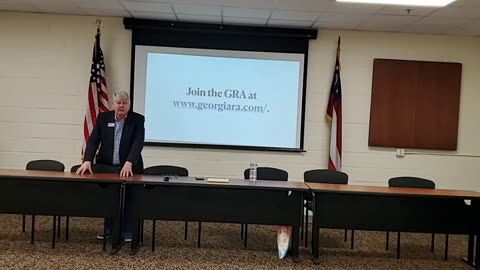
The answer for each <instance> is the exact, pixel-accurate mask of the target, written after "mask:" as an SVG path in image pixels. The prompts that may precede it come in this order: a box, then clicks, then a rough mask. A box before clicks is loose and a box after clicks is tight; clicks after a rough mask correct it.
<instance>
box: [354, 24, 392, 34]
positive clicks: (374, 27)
mask: <svg viewBox="0 0 480 270" xmlns="http://www.w3.org/2000/svg"><path fill="white" fill-rule="evenodd" d="M401 29H402V26H401V25H384V24H361V25H359V26H357V28H356V30H364V31H383V32H398V31H400V30H401Z"/></svg>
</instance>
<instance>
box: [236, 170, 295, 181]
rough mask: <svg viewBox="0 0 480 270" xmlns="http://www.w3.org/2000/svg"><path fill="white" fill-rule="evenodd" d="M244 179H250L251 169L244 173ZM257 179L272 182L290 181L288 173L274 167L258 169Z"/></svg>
mask: <svg viewBox="0 0 480 270" xmlns="http://www.w3.org/2000/svg"><path fill="white" fill-rule="evenodd" d="M243 177H244V179H248V178H250V169H245V171H243ZM257 179H259V180H271V181H288V173H287V172H286V171H284V170H282V169H277V168H272V167H258V168H257Z"/></svg>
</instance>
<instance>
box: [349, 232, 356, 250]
mask: <svg viewBox="0 0 480 270" xmlns="http://www.w3.org/2000/svg"><path fill="white" fill-rule="evenodd" d="M351 234H352V235H351V236H350V238H351V239H350V241H351V242H350V249H353V243H354V239H355V230H352V233H351Z"/></svg>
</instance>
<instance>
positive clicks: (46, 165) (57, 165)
mask: <svg viewBox="0 0 480 270" xmlns="http://www.w3.org/2000/svg"><path fill="white" fill-rule="evenodd" d="M25 169H26V170H37V171H56V172H63V171H64V170H65V165H63V163H61V162H59V161H56V160H50V159H40V160H32V161H29V162H28V163H27V166H26V167H25ZM60 223H61V221H60V217H58V225H57V217H56V216H53V236H52V248H55V226H58V237H60ZM22 231H23V232H25V215H23V216H22ZM34 242H35V215H32V231H31V236H30V243H31V244H33V243H34Z"/></svg>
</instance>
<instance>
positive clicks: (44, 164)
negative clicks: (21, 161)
mask: <svg viewBox="0 0 480 270" xmlns="http://www.w3.org/2000/svg"><path fill="white" fill-rule="evenodd" d="M25 169H27V170H38V171H57V172H63V171H64V170H65V165H63V163H61V162H60V161H56V160H51V159H40V160H32V161H29V162H28V163H27V166H26V168H25Z"/></svg>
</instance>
